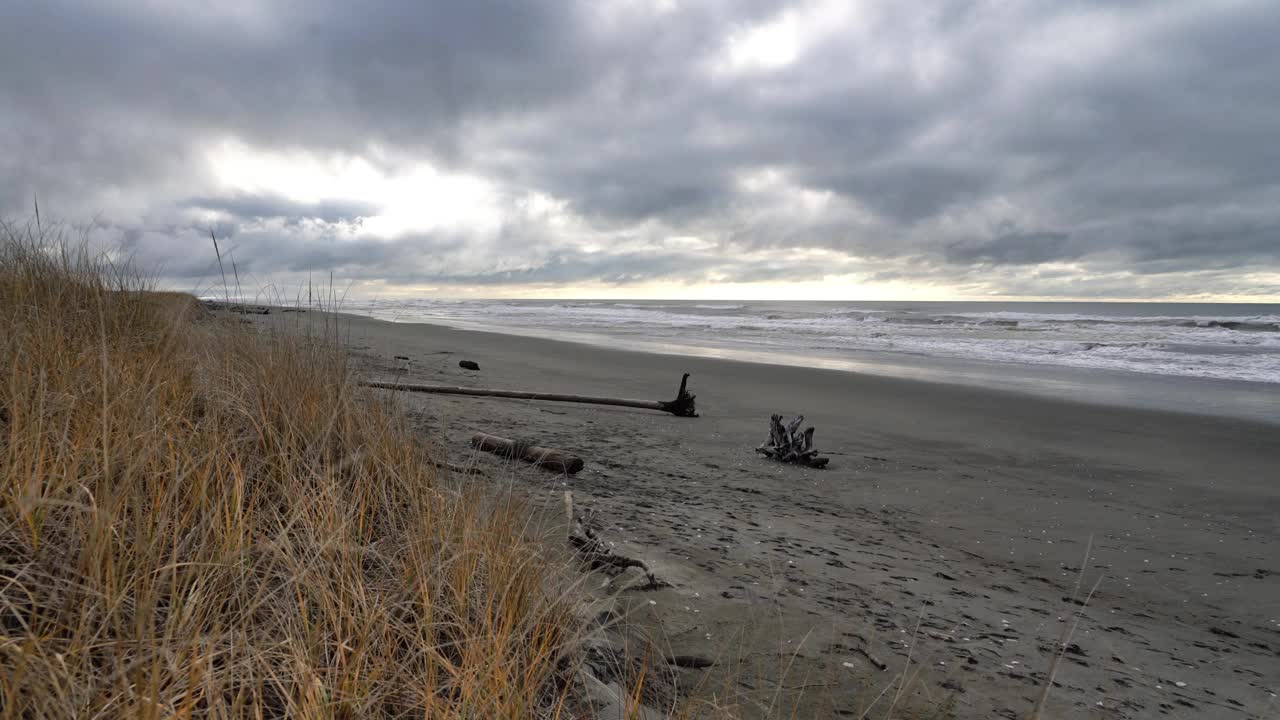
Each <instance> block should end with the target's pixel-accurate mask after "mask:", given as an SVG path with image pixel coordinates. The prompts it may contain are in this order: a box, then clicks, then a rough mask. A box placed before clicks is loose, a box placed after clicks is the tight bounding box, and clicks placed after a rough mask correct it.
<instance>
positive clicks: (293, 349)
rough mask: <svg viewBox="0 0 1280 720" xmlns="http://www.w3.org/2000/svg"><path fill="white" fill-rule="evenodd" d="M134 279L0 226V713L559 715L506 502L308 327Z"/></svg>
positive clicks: (567, 612) (557, 643) (534, 576)
mask: <svg viewBox="0 0 1280 720" xmlns="http://www.w3.org/2000/svg"><path fill="white" fill-rule="evenodd" d="M146 289H147V288H146V284H145V283H144V282H143V281H142V280H141V279H140V278H139V277H137V276H135V275H133V274H131V273H130V272H129V271H128V270H127V269H122V268H119V267H115V266H112V265H110V264H109V263H106V262H103V261H100V260H95V259H93V258H91V257H88V256H87V255H85V254H83V253H80V254H76V253H69V252H67V251H66V250H65V249H59V248H58V247H56V246H55V247H50V246H47V245H44V244H42V243H41V242H39V239H38V238H33V237H31V235H30V234H28V233H25V232H23V231H15V230H14V229H13V228H2V227H0V362H2V363H3V373H2V374H0V716H3V717H50V718H87V717H138V718H147V717H195V716H199V717H236V718H239V717H281V716H289V717H317V718H318V717H352V718H355V717H398V716H409V715H412V716H415V717H467V718H524V717H562V716H568V715H569V714H570V711H569V707H568V696H569V694H570V690H569V688H568V685H566V684H565V683H564V682H562V679H563V678H564V677H565V673H566V670H567V669H568V668H569V667H570V666H571V664H572V662H573V660H572V657H571V652H572V649H573V647H574V642H575V640H576V638H577V637H578V633H579V632H580V626H579V624H578V621H576V620H575V619H574V612H573V610H574V608H573V607H572V605H571V600H570V599H568V598H570V597H571V594H566V593H565V589H566V584H565V583H566V582H567V581H566V579H565V578H564V577H563V576H562V575H561V573H560V568H561V567H562V565H561V564H559V563H558V562H556V561H555V560H554V559H550V558H548V553H547V551H546V550H545V549H544V546H543V545H542V544H540V543H539V542H538V541H537V539H536V538H534V537H532V534H531V533H530V532H528V531H527V529H526V526H527V517H528V515H527V514H526V512H525V510H524V509H523V508H522V506H521V505H520V503H519V502H517V501H515V500H513V499H512V498H511V497H509V496H502V495H501V494H496V495H495V493H493V492H492V491H487V492H483V493H482V492H478V491H471V492H469V491H466V490H460V489H457V488H456V487H453V486H450V485H449V484H448V483H445V482H443V481H442V480H441V479H440V478H437V476H436V470H435V466H434V465H433V463H432V459H431V457H430V456H429V453H428V452H427V451H426V450H424V449H423V448H422V446H421V444H420V442H419V440H418V439H416V438H415V437H413V436H412V435H411V433H410V431H409V430H408V428H407V427H406V426H405V424H404V422H403V419H402V416H401V415H400V414H399V413H398V412H396V411H395V409H394V408H391V407H389V406H387V405H385V403H384V401H379V400H377V399H375V398H373V397H371V396H366V395H364V394H362V393H361V392H360V391H359V390H358V389H357V388H356V387H355V386H354V385H353V383H352V382H351V380H350V378H349V374H348V369H347V367H346V364H345V360H344V357H343V355H342V354H341V353H340V352H338V351H336V350H334V349H333V347H335V346H334V345H333V344H330V343H327V342H324V341H323V339H321V340H320V341H316V340H314V339H312V340H308V339H306V338H298V337H281V336H278V335H271V334H261V333H255V332H251V331H248V330H242V329H240V327H241V326H239V325H237V324H233V323H224V322H220V321H218V320H216V319H213V318H205V319H202V320H198V321H196V322H193V321H192V318H193V317H197V316H199V315H200V309H199V307H198V306H196V305H193V304H192V301H191V299H190V298H187V297H185V296H181V295H162V294H153V293H148V292H146Z"/></svg>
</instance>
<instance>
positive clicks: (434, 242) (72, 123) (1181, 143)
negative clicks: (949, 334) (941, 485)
mask: <svg viewBox="0 0 1280 720" xmlns="http://www.w3.org/2000/svg"><path fill="white" fill-rule="evenodd" d="M1277 37H1280V3H1277V2H1275V1H1274V0H1262V1H1258V2H1249V1H1244V0H1242V1H1238V2H1237V1H1233V0H1222V1H1215V0H1196V1H1193V2H1177V1H1176V0H1149V1H1143V0H1133V1H1129V2H1123V1H1120V0H1114V1H1113V0H1077V1H1075V2H1063V1H1061V0H979V1H975V2H960V1H956V0H919V1H917V2H911V3H897V2H869V1H868V2H860V1H857V0H844V1H828V0H817V1H814V2H778V1H773V0H589V1H584V2H570V1H568V0H556V1H554V2H552V1H548V2H535V1H533V0H507V1H505V2H503V1H490V0H467V1H466V2H426V1H422V0H418V1H410V0H405V1H403V2H367V3H353V2H346V1H345V0H343V1H336V0H294V1H290V0H281V1H278V2H248V1H246V0H220V1H218V2H198V3H191V2H186V3H179V2H171V1H168V0H148V1H145V2H144V1H142V0H136V1H132V2H126V1H124V0H100V1H90V0H82V1H81V2H63V1H61V0H8V1H7V2H5V3H4V4H3V7H2V8H0V216H2V217H5V218H7V219H9V220H10V221H11V222H26V221H27V220H28V219H29V218H30V216H31V214H32V198H33V196H34V195H37V194H38V197H39V201H40V205H41V209H42V213H43V215H44V216H45V219H48V218H50V217H56V218H58V219H60V220H61V221H62V222H63V223H65V226H66V227H67V228H68V229H74V231H75V232H82V231H83V232H86V233H88V234H89V236H90V237H91V238H92V239H93V240H94V241H95V242H101V243H108V244H112V245H114V246H115V247H118V248H119V249H120V252H122V253H127V254H130V255H132V256H133V257H134V258H135V259H136V260H137V261H138V262H139V263H140V264H143V265H144V266H146V267H149V268H153V269H155V271H156V272H158V273H159V274H160V275H161V276H162V277H163V278H164V279H165V282H166V283H168V284H171V285H174V286H176V287H186V288H194V287H200V286H201V285H202V284H203V285H208V284H209V283H210V282H212V281H214V280H215V279H216V274H217V263H216V260H215V259H214V256H213V252H212V247H211V246H210V243H209V239H208V237H209V231H210V229H212V230H213V231H214V232H215V233H216V234H217V235H218V237H219V241H220V243H221V244H222V245H223V246H224V249H227V248H229V249H231V252H232V253H233V255H234V258H235V261H236V265H237V267H238V268H239V270H240V273H241V275H242V279H244V280H245V282H246V283H251V284H254V285H255V286H258V287H267V288H269V287H275V288H284V289H285V292H287V288H289V287H293V286H296V284H297V283H298V282H300V281H305V278H306V277H307V275H308V274H309V273H311V274H315V275H320V276H324V277H326V278H327V276H328V275H329V273H332V274H333V276H334V277H335V278H336V279H337V280H338V281H340V282H341V283H345V284H349V286H350V288H351V292H352V293H353V294H355V295H369V296H390V295H433V296H477V297H491V296H510V295H524V296H580V297H582V296H586V297H606V296H610V297H655V296H661V297H699V298H701V297H720V298H731V297H733V298H736V297H744V298H750V297H774V298H832V299H838V298H853V299H857V298H886V299H897V298H936V299H946V298H972V297H990V296H997V297H998V296H1005V297H1028V298H1032V297H1063V298H1094V297H1096V298H1217V299H1235V300H1246V301H1247V300H1255V301H1266V300H1271V301H1280V79H1277V78H1280V41H1277Z"/></svg>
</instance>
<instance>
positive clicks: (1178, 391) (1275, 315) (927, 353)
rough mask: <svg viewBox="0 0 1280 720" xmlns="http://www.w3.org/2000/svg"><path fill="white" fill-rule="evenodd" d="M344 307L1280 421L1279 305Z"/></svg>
mask: <svg viewBox="0 0 1280 720" xmlns="http://www.w3.org/2000/svg"><path fill="white" fill-rule="evenodd" d="M343 309H344V310H345V311H347V312H352V313H356V314H361V315H368V316H372V317H376V318H381V319H385V320H392V321H396V322H428V323H437V324H442V325H449V326H453V327H458V328H463V329H473V330H488V331H494V332H503V333H514V334H520V335H537V336H543V337H550V338H556V339H562V340H570V341H575V342H585V343H589V344H594V345H602V346H608V347H615V348H621V349H631V350H644V351H650V352H661V353H675V354H692V355H702V356H711V357H720V358H728V359H737V360H749V361H755V362H766V363H782V364H801V365H808V366H813V367H822V368H828V369H837V370H847V371H855V372H871V373H877V374H886V375H894V376H901V377H915V378H921V379H929V380H936V381H944V382H961V383H969V384H976V385H982V386H991V387H1003V388H1007V389H1011V390H1018V391H1028V392H1035V393H1037V394H1042V395H1052V396H1059V397H1070V398H1075V399H1084V400H1092V401H1101V402H1113V403H1119V404H1126V405H1138V406H1147V407H1156V408H1161V409H1170V410H1183V411H1194V412H1209V413H1213V414H1225V415H1231V416H1238V417H1246V418H1253V419H1263V420H1268V421H1276V422H1280V305H1275V304H1216V303H1215V304H1207V303H1074V302H801V301H795V302H777V301H769V302H751V301H743V302H707V301H675V300H652V301H645V300H631V301H607V300H436V299H396V300H372V301H365V302H359V301H357V302H351V301H348V302H347V303H346V304H344V307H343Z"/></svg>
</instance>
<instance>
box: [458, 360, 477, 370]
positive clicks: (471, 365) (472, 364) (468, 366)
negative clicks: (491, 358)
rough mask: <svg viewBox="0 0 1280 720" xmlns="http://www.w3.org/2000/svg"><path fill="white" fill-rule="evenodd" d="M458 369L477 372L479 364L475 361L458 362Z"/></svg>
mask: <svg viewBox="0 0 1280 720" xmlns="http://www.w3.org/2000/svg"><path fill="white" fill-rule="evenodd" d="M458 367H460V368H462V369H463V370H479V369H480V364H479V363H477V362H476V361H475V360H459V361H458Z"/></svg>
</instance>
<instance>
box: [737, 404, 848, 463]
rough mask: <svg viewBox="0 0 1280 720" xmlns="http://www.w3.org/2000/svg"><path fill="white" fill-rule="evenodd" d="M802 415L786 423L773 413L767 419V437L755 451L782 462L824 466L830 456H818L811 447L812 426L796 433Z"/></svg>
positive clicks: (802, 419)
mask: <svg viewBox="0 0 1280 720" xmlns="http://www.w3.org/2000/svg"><path fill="white" fill-rule="evenodd" d="M802 422H804V416H803V415H798V416H796V418H795V419H794V420H792V421H791V422H790V423H788V424H787V425H785V426H784V425H783V424H782V416H781V415H777V414H775V415H774V416H773V417H771V418H770V419H769V439H768V440H766V441H765V442H764V444H763V445H761V446H760V447H758V448H756V452H758V453H760V454H762V455H764V456H766V457H771V458H773V459H774V460H777V461H779V462H784V463H795V464H797V465H807V466H809V467H811V468H824V467H826V466H827V463H828V462H830V461H831V459H830V458H824V457H818V451H817V450H815V449H814V447H813V430H814V429H813V428H812V427H810V428H805V431H804V432H801V433H798V432H796V430H798V429H799V428H800V423H802Z"/></svg>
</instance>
